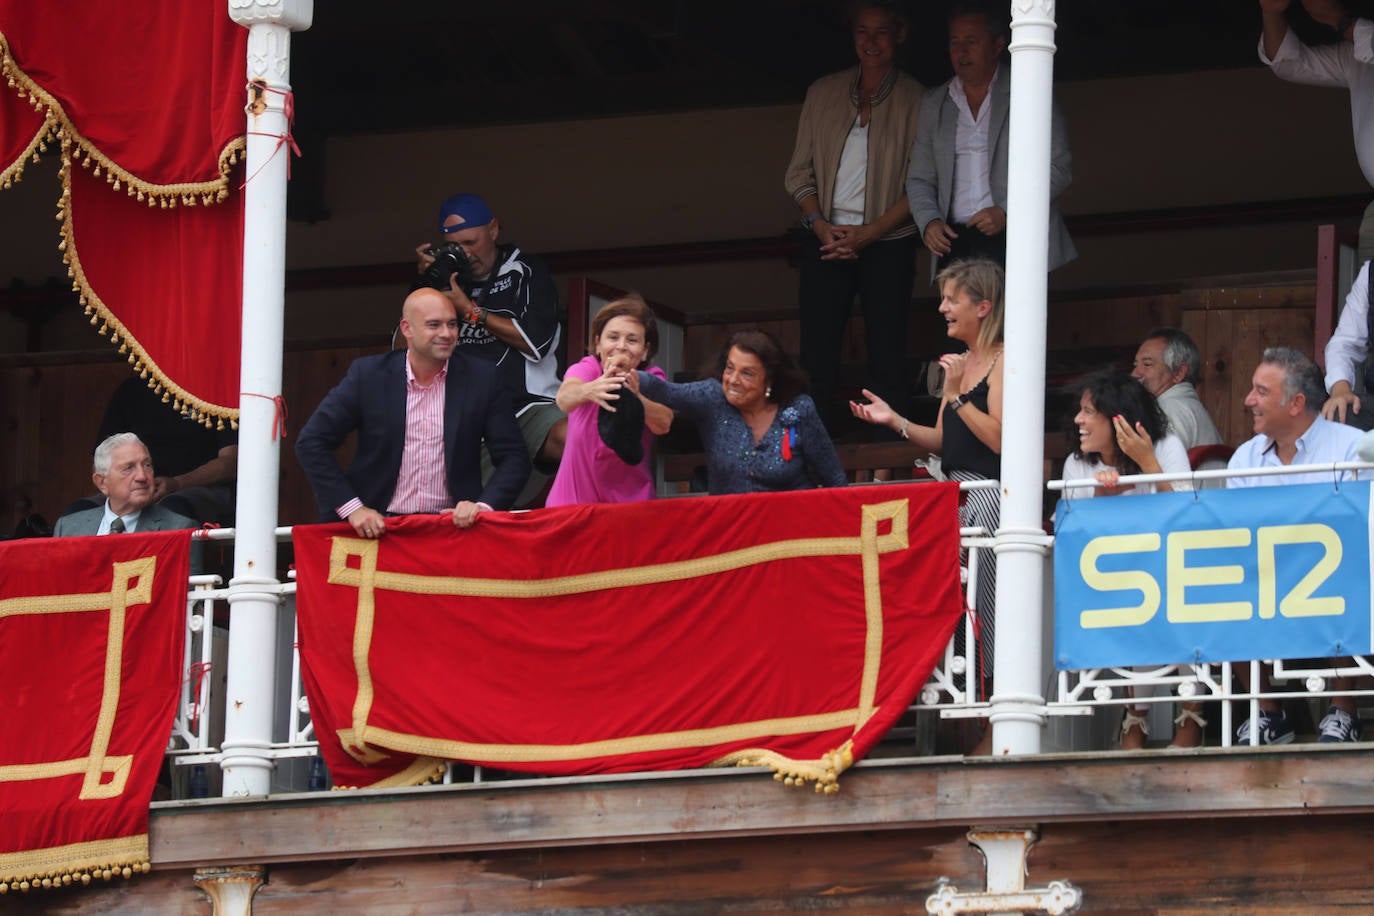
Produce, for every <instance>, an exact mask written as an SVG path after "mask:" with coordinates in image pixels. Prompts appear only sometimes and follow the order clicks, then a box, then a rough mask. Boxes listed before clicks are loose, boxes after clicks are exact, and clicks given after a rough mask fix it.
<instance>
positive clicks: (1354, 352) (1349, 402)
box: [1322, 261, 1374, 429]
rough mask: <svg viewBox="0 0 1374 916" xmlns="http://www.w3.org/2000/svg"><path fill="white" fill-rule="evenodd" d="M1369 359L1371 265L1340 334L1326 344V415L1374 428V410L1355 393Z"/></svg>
mask: <svg viewBox="0 0 1374 916" xmlns="http://www.w3.org/2000/svg"><path fill="white" fill-rule="evenodd" d="M1368 358H1369V262H1368V261H1366V262H1365V263H1364V266H1363V267H1361V268H1360V272H1359V274H1357V275H1356V277H1355V282H1354V283H1353V284H1351V286H1350V293H1349V294H1348V295H1347V296H1346V297H1345V307H1344V308H1343V309H1341V320H1340V321H1339V322H1338V323H1337V324H1336V332H1335V333H1334V334H1332V335H1331V339H1330V340H1328V341H1327V342H1326V380H1325V381H1326V390H1327V392H1328V393H1329V397H1327V399H1326V403H1325V404H1323V405H1322V416H1323V417H1325V418H1326V419H1328V420H1334V421H1335V422H1337V423H1349V424H1350V425H1351V426H1355V427H1358V428H1360V429H1369V428H1370V427H1371V426H1374V410H1365V409H1364V406H1365V405H1364V403H1363V401H1362V400H1361V398H1360V396H1359V395H1358V394H1356V393H1355V378H1356V373H1357V372H1358V371H1359V368H1360V366H1361V364H1363V363H1364V362H1365V361H1366V360H1367V359H1368ZM1371 368H1374V367H1371ZM1371 374H1374V373H1371V371H1370V370H1369V369H1366V370H1365V386H1364V390H1365V392H1366V393H1368V391H1369V388H1370V385H1369V383H1370V381H1371V379H1370V376H1371Z"/></svg>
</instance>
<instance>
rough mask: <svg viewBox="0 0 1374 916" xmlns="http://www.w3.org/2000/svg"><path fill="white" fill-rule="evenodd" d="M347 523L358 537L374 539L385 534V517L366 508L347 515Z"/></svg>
mask: <svg viewBox="0 0 1374 916" xmlns="http://www.w3.org/2000/svg"><path fill="white" fill-rule="evenodd" d="M348 523H349V524H350V525H352V526H353V530H354V531H356V532H358V537H364V538H373V539H376V538H379V537H381V536H382V535H384V534H386V517H385V516H383V515H382V513H380V512H378V511H377V510H376V509H369V508H368V507H367V506H363V507H362V508H359V509H354V510H353V511H352V512H351V513H349V516H348Z"/></svg>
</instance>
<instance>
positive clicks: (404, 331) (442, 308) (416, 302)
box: [401, 287, 458, 373]
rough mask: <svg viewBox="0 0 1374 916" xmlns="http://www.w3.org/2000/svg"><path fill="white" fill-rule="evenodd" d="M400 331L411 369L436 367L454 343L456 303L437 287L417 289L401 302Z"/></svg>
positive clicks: (455, 344) (448, 355) (446, 355)
mask: <svg viewBox="0 0 1374 916" xmlns="http://www.w3.org/2000/svg"><path fill="white" fill-rule="evenodd" d="M401 335H402V336H403V337H405V339H406V349H407V350H409V351H410V365H411V368H412V369H414V370H416V372H417V373H418V372H419V371H420V370H421V369H423V368H426V367H429V368H434V369H437V368H439V367H440V366H441V365H442V364H443V363H445V362H447V361H448V358H449V357H450V356H452V355H453V348H454V347H456V346H458V307H457V306H456V305H454V304H453V300H451V299H449V297H448V296H445V295H444V294H443V293H441V292H439V291H438V290H437V289H429V288H428V287H426V288H422V289H417V290H416V291H415V292H413V293H411V294H410V295H409V296H406V301H405V304H404V305H402V306H401Z"/></svg>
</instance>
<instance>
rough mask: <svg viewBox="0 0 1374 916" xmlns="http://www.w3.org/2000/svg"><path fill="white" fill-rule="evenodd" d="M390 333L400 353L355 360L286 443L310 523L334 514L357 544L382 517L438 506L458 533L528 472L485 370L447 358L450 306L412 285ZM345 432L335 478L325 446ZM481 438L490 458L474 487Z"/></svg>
mask: <svg viewBox="0 0 1374 916" xmlns="http://www.w3.org/2000/svg"><path fill="white" fill-rule="evenodd" d="M401 333H402V335H404V337H405V339H406V349H405V350H393V351H392V352H390V353H385V354H382V355H378V356H365V357H363V358H362V359H359V360H357V361H355V362H354V363H353V365H352V366H350V367H349V369H348V374H347V375H345V376H344V379H343V381H342V382H340V383H339V384H338V385H337V386H335V388H334V389H333V390H332V391H330V392H329V394H327V395H325V398H324V400H323V401H322V402H320V406H319V407H317V408H316V409H315V413H314V414H313V415H312V416H311V417H310V420H309V421H308V422H307V423H306V424H305V428H304V429H303V430H301V434H300V436H299V437H298V438H297V440H296V457H297V459H299V461H300V463H301V467H302V468H303V469H304V470H305V473H306V476H307V477H309V478H310V485H311V487H312V488H313V489H314V491H315V498H316V499H317V500H318V501H319V504H320V514H321V520H322V521H333V520H335V519H344V520H346V521H347V522H348V523H349V524H350V525H352V526H353V529H354V530H355V531H356V532H357V533H358V534H359V535H361V536H363V537H380V536H381V535H382V533H383V532H384V531H385V530H386V516H388V515H405V514H412V513H422V512H440V511H448V510H449V509H452V512H453V522H454V524H455V525H458V526H459V527H462V528H466V527H468V526H469V525H471V524H472V523H473V522H474V521H475V520H476V518H477V515H478V513H480V512H484V511H489V510H491V509H509V508H510V507H511V505H512V503H513V502H514V500H515V497H516V495H517V494H518V493H519V492H520V487H521V486H522V485H524V483H525V479H526V477H528V476H529V471H530V460H529V453H528V452H527V451H526V449H525V441H524V438H523V437H522V436H521V435H520V427H519V426H518V425H517V424H516V420H515V412H514V409H513V408H512V405H511V399H510V394H509V393H508V392H507V391H506V390H505V388H504V387H503V386H502V385H501V384H500V382H499V381H498V380H497V378H496V372H495V369H494V367H493V366H492V364H490V363H486V362H483V361H482V360H478V359H473V358H469V357H467V356H464V355H463V354H461V353H455V352H454V349H455V348H456V346H457V344H458V314H457V309H456V307H455V306H454V304H453V302H452V301H450V300H449V298H448V297H447V296H445V295H444V294H443V293H440V292H439V291H437V290H433V289H418V290H416V291H415V292H413V293H411V294H410V295H409V296H408V297H406V301H405V305H404V307H403V309H402V317H401ZM355 431H356V432H357V434H358V446H357V451H356V454H355V456H354V459H353V463H352V464H351V465H350V466H349V468H348V470H346V471H345V470H344V469H343V468H342V467H341V466H340V465H339V462H338V460H337V459H336V458H335V456H334V451H335V449H337V448H338V447H339V446H340V445H341V444H342V443H343V441H344V439H345V438H347V437H348V434H349V433H352V432H355ZM484 441H485V442H486V445H487V449H488V450H489V451H490V453H491V455H492V459H493V461H494V462H495V463H496V470H495V473H494V474H493V475H492V477H491V479H490V480H488V481H487V484H486V486H485V487H484V486H483V485H482V477H481V457H480V456H481V446H482V443H483V442H484Z"/></svg>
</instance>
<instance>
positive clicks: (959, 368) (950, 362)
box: [940, 353, 968, 401]
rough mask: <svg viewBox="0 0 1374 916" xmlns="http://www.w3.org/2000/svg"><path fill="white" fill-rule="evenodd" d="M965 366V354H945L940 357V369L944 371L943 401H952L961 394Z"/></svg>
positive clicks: (966, 356) (966, 361) (966, 362)
mask: <svg viewBox="0 0 1374 916" xmlns="http://www.w3.org/2000/svg"><path fill="white" fill-rule="evenodd" d="M967 364H968V354H967V353H946V354H945V355H944V356H941V357H940V368H942V369H944V370H945V390H944V394H945V400H947V401H952V400H954V399H955V398H957V397H958V396H959V395H960V394H962V393H963V391H964V366H966V365H967Z"/></svg>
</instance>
